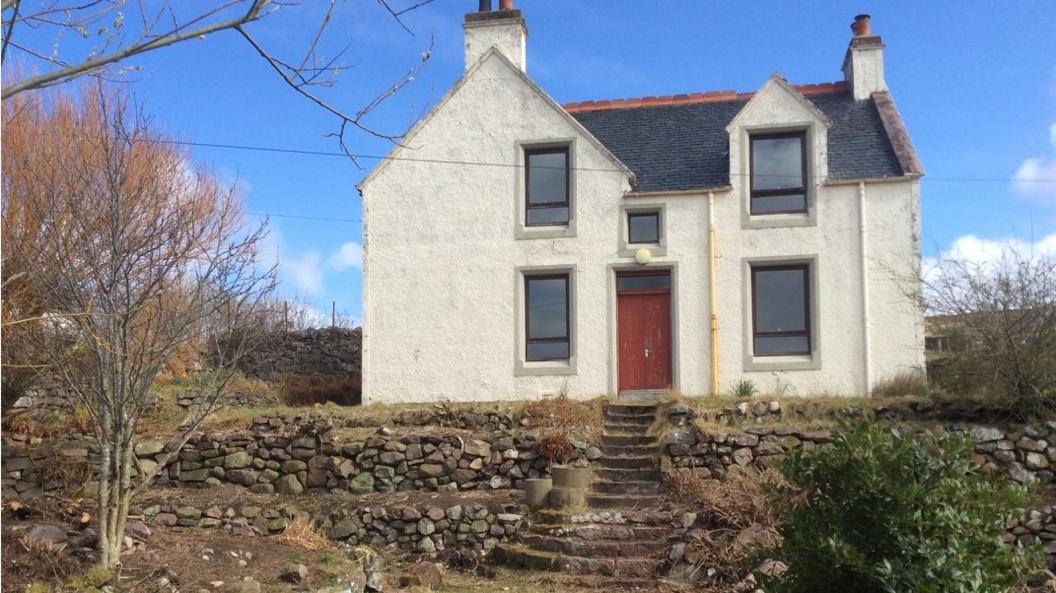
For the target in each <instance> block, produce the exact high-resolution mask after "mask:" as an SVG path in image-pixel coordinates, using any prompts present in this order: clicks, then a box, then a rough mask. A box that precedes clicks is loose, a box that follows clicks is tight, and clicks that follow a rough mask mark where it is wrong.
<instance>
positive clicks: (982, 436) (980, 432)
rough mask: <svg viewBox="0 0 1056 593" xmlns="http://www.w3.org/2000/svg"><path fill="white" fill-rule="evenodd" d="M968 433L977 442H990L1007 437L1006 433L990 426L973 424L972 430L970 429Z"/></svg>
mask: <svg viewBox="0 0 1056 593" xmlns="http://www.w3.org/2000/svg"><path fill="white" fill-rule="evenodd" d="M968 434H970V435H971V437H972V440H974V441H975V442H977V443H989V442H991V441H1000V440H1001V439H1003V438H1005V433H1003V432H1001V431H1000V430H998V429H996V428H992V427H989V426H973V427H972V428H971V430H969V431H968Z"/></svg>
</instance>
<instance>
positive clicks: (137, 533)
mask: <svg viewBox="0 0 1056 593" xmlns="http://www.w3.org/2000/svg"><path fill="white" fill-rule="evenodd" d="M125 531H126V532H127V533H128V534H129V535H131V536H132V537H134V538H136V539H138V540H145V539H147V538H149V537H150V535H151V531H150V527H147V524H146V523H144V522H142V521H129V522H128V524H127V525H125Z"/></svg>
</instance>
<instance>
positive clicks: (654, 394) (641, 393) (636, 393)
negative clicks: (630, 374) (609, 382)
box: [618, 389, 664, 402]
mask: <svg viewBox="0 0 1056 593" xmlns="http://www.w3.org/2000/svg"><path fill="white" fill-rule="evenodd" d="M663 393H664V390H663V389H628V390H625V391H621V392H620V394H619V396H618V399H620V400H631V401H649V402H655V401H656V400H657V399H658V398H659V397H660V395H661V394H663Z"/></svg>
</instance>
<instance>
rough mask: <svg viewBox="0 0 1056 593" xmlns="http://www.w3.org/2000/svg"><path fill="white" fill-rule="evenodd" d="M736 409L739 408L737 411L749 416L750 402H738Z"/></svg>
mask: <svg viewBox="0 0 1056 593" xmlns="http://www.w3.org/2000/svg"><path fill="white" fill-rule="evenodd" d="M734 409H735V410H737V413H738V414H740V415H741V416H747V415H748V402H741V403H739V404H737V405H736V406H735V407H734Z"/></svg>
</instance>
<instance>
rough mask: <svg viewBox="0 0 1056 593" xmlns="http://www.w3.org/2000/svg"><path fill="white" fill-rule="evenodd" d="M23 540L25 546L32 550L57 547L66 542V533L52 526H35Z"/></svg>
mask: <svg viewBox="0 0 1056 593" xmlns="http://www.w3.org/2000/svg"><path fill="white" fill-rule="evenodd" d="M25 538H26V545H27V546H29V547H32V548H41V547H47V546H57V545H59V544H63V543H65V542H66V532H65V531H63V530H62V529H59V528H58V527H56V526H54V525H37V526H36V527H34V528H33V529H30V530H29V533H27V534H26V536H25Z"/></svg>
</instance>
